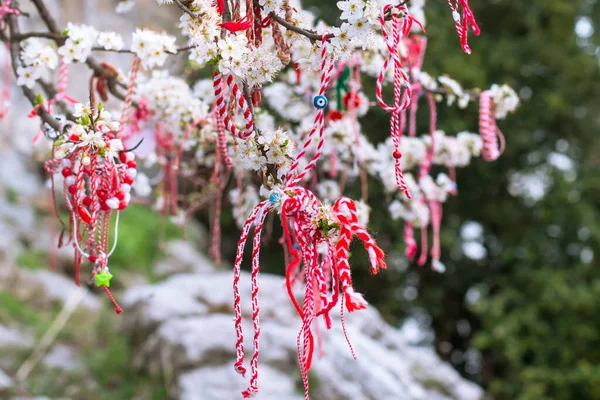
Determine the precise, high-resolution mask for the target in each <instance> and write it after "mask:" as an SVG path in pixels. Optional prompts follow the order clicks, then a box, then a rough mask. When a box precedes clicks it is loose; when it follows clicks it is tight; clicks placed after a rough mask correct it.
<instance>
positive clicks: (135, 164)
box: [127, 160, 137, 168]
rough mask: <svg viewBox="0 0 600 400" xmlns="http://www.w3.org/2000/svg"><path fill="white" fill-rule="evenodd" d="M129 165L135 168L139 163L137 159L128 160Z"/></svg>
mask: <svg viewBox="0 0 600 400" xmlns="http://www.w3.org/2000/svg"><path fill="white" fill-rule="evenodd" d="M127 167H128V168H135V167H137V163H136V162H135V161H133V160H131V161H127Z"/></svg>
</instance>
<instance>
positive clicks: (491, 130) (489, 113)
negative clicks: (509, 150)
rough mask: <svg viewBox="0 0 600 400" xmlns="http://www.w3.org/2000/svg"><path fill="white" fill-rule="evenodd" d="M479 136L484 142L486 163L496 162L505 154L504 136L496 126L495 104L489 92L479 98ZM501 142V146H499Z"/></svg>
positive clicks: (483, 155) (483, 153) (483, 154)
mask: <svg viewBox="0 0 600 400" xmlns="http://www.w3.org/2000/svg"><path fill="white" fill-rule="evenodd" d="M479 135H480V136H481V140H482V141H483V150H482V157H483V159H484V160H486V161H495V160H497V159H498V157H500V156H501V155H502V153H503V152H504V147H505V141H504V135H503V134H502V132H501V131H500V128H498V126H497V125H496V118H495V117H494V102H493V99H492V96H491V93H490V92H489V91H487V90H486V91H484V92H482V93H481V95H480V96H479ZM498 140H500V145H498Z"/></svg>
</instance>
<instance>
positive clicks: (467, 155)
mask: <svg viewBox="0 0 600 400" xmlns="http://www.w3.org/2000/svg"><path fill="white" fill-rule="evenodd" d="M433 135H434V141H435V146H434V150H435V151H434V153H433V163H434V164H438V165H443V166H446V167H466V166H467V165H469V164H470V163H471V157H478V156H479V155H480V154H481V147H482V146H483V142H482V140H481V137H480V136H479V135H478V134H476V133H470V132H460V133H459V134H457V135H456V137H453V136H446V134H445V132H444V131H442V130H437V131H435V132H434V134H433ZM423 141H424V142H425V144H426V146H428V147H430V146H431V138H430V136H429V135H427V136H424V137H423Z"/></svg>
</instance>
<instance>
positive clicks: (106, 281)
mask: <svg viewBox="0 0 600 400" xmlns="http://www.w3.org/2000/svg"><path fill="white" fill-rule="evenodd" d="M112 277H113V276H112V274H111V273H110V272H108V271H107V270H105V269H103V270H102V271H100V272H98V273H97V274H96V275H94V279H96V286H98V287H100V286H106V287H110V280H111V279H112Z"/></svg>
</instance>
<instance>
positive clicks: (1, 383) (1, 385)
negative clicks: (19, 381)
mask: <svg viewBox="0 0 600 400" xmlns="http://www.w3.org/2000/svg"><path fill="white" fill-rule="evenodd" d="M12 384H13V380H12V378H11V377H10V376H8V375H6V373H5V372H4V371H2V370H1V369H0V392H2V391H4V390H6V389H8V388H10V387H11V386H12Z"/></svg>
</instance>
